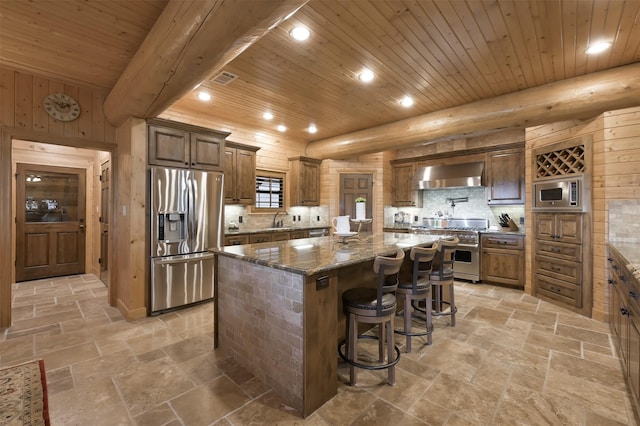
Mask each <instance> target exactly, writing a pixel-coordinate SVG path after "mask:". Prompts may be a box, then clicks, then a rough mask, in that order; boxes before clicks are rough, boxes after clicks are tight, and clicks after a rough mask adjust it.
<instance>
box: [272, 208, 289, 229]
mask: <svg viewBox="0 0 640 426" xmlns="http://www.w3.org/2000/svg"><path fill="white" fill-rule="evenodd" d="M280 213H283V214H286V215H288V214H289V213H288V212H287V211H286V210H281V211H279V212H276V214H275V215H273V227H274V228H282V225H283V223H282V221H280V222H276V219H277V218H278V215H279V214H280Z"/></svg>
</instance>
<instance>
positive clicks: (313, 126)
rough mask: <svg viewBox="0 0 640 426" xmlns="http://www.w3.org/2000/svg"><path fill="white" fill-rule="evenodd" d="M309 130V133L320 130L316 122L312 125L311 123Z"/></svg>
mask: <svg viewBox="0 0 640 426" xmlns="http://www.w3.org/2000/svg"><path fill="white" fill-rule="evenodd" d="M307 131H308V132H309V133H317V132H318V128H317V127H316V125H315V124H310V125H309V128H308V129H307Z"/></svg>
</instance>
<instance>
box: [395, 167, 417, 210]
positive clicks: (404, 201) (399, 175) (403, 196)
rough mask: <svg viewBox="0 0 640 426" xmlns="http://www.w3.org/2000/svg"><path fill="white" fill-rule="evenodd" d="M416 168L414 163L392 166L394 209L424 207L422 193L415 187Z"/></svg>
mask: <svg viewBox="0 0 640 426" xmlns="http://www.w3.org/2000/svg"><path fill="white" fill-rule="evenodd" d="M415 171H416V167H415V164H413V163H401V164H395V165H393V166H392V170H391V180H392V189H391V193H392V197H393V199H392V201H391V205H392V206H394V207H422V193H421V192H420V191H418V189H417V188H414V186H413V175H414V174H415Z"/></svg>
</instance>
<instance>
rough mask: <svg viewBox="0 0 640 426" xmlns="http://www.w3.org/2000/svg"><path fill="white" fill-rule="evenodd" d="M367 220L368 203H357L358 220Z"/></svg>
mask: <svg viewBox="0 0 640 426" xmlns="http://www.w3.org/2000/svg"><path fill="white" fill-rule="evenodd" d="M366 218H367V203H356V220H364V219H366Z"/></svg>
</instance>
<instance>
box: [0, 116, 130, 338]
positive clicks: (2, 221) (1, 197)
mask: <svg viewBox="0 0 640 426" xmlns="http://www.w3.org/2000/svg"><path fill="white" fill-rule="evenodd" d="M14 139H20V140H28V141H33V142H39V143H46V144H51V145H61V146H68V147H72V148H83V149H93V150H99V151H105V152H109V153H110V154H111V166H112V178H113V185H114V188H115V187H117V186H116V185H117V182H116V181H115V179H117V177H116V173H115V170H116V169H117V155H116V154H117V146H116V145H115V144H109V143H105V142H100V141H94V140H82V139H77V138H70V137H64V136H56V135H50V134H46V133H38V132H34V131H32V130H29V129H22V128H15V127H6V126H0V253H11V256H0V329H3V328H7V327H10V326H11V286H12V284H13V281H14V274H15V269H14V265H13V259H14V258H15V245H14V244H13V241H14V235H13V226H12V225H13V202H12V198H13V190H12V188H13V187H12V182H13V173H12V164H13V158H12V148H13V140H14ZM112 194H113V192H112ZM109 204H110V206H109V208H110V209H111V211H112V212H115V205H116V204H115V197H111V200H109ZM112 216H113V215H112ZM113 227H114V232H115V227H116V224H115V223H114V224H113ZM114 232H112V233H111V235H110V236H109V238H110V239H111V240H110V244H109V253H108V256H109V265H111V268H115V267H116V265H115V258H116V256H115V253H114V251H113V250H114V244H113V235H114ZM109 281H110V282H109V284H110V285H109V286H108V287H109V304H110V305H112V306H114V303H115V300H116V297H117V294H116V293H115V287H116V286H115V285H112V284H113V283H112V282H111V281H112V280H111V275H110V276H109Z"/></svg>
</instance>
